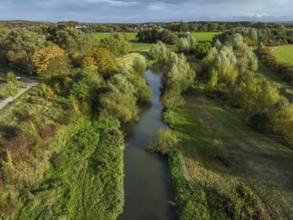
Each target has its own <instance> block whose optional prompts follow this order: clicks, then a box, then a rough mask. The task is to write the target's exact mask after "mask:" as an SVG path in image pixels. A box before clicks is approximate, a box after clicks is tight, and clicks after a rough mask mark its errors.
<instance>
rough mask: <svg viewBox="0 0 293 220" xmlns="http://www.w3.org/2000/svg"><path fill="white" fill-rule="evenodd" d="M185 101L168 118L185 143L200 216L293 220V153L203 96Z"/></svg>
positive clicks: (182, 148)
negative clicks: (255, 216) (268, 216)
mask: <svg viewBox="0 0 293 220" xmlns="http://www.w3.org/2000/svg"><path fill="white" fill-rule="evenodd" d="M184 98H185V101H186V105H185V107H183V108H181V109H175V110H168V111H167V112H166V113H165V114H164V119H165V121H167V122H168V123H169V124H170V127H171V128H172V129H173V130H174V131H175V133H176V134H177V136H178V137H179V138H180V140H181V144H180V145H181V146H180V151H181V153H182V155H183V161H184V167H185V168H184V169H185V175H186V178H187V180H188V182H189V184H190V186H191V187H192V188H193V190H195V191H198V193H196V194H194V195H192V196H191V199H193V197H195V198H197V199H194V201H197V203H200V204H201V206H199V207H201V209H200V210H201V212H202V213H204V214H205V215H209V216H210V219H229V218H231V219H253V217H252V216H251V214H252V213H254V214H256V213H257V214H256V215H257V216H258V217H263V218H264V219H266V218H265V217H266V216H267V215H268V214H269V215H270V216H271V218H272V219H288V220H289V219H293V206H292V204H293V193H292V192H293V185H292V178H293V171H292V169H291V167H292V161H293V151H292V150H290V149H289V148H287V147H286V146H284V145H282V144H280V143H278V142H277V141H275V140H274V139H273V138H271V137H268V136H266V135H264V134H261V133H258V132H256V131H254V130H253V129H251V128H250V127H248V126H246V125H245V124H244V122H243V121H242V120H240V119H239V118H238V117H237V116H236V115H235V114H234V113H231V112H230V111H228V110H225V109H224V108H222V107H221V106H219V105H218V104H216V103H215V102H214V101H213V100H209V99H207V98H206V97H205V96H204V95H186V96H185V97H184ZM171 169H172V167H171ZM181 193H183V195H184V192H181ZM199 195H200V196H199ZM203 210H204V211H203ZM207 213H209V214H207Z"/></svg>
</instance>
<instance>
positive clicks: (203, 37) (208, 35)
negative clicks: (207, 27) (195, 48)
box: [192, 32, 219, 42]
mask: <svg viewBox="0 0 293 220" xmlns="http://www.w3.org/2000/svg"><path fill="white" fill-rule="evenodd" d="M217 34H219V32H193V33H192V35H193V36H194V37H195V39H196V40H197V41H198V42H211V41H212V40H213V37H214V36H215V35H217Z"/></svg>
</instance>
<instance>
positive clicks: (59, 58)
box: [32, 43, 70, 78]
mask: <svg viewBox="0 0 293 220" xmlns="http://www.w3.org/2000/svg"><path fill="white" fill-rule="evenodd" d="M32 61H33V64H34V66H35V68H36V71H37V73H38V74H39V75H41V76H43V77H44V78H52V77H54V76H66V75H68V74H69V71H70V63H69V62H70V61H69V59H68V58H67V55H66V54H65V51H64V50H63V49H62V48H60V47H59V46H58V45H56V44H53V43H50V44H49V45H47V46H45V47H43V48H40V49H39V50H37V51H36V52H35V53H34V55H33V57H32Z"/></svg>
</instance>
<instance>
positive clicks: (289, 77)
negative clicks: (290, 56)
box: [257, 47, 293, 83]
mask: <svg viewBox="0 0 293 220" xmlns="http://www.w3.org/2000/svg"><path fill="white" fill-rule="evenodd" d="M257 54H258V56H259V57H260V59H261V60H262V61H263V62H264V63H265V64H266V65H267V66H269V67H270V68H271V69H272V70H273V71H274V72H276V73H277V74H278V75H280V76H281V78H282V79H283V80H284V81H285V82H287V83H293V65H291V64H287V63H280V62H279V61H278V60H277V59H276V58H275V57H274V56H273V55H272V53H271V50H270V49H269V48H265V47H262V48H259V49H258V50H257Z"/></svg>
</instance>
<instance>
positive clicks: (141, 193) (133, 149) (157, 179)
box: [118, 70, 177, 220]
mask: <svg viewBox="0 0 293 220" xmlns="http://www.w3.org/2000/svg"><path fill="white" fill-rule="evenodd" d="M145 78H146V80H147V82H148V84H149V86H150V87H151V89H152V101H151V104H150V105H148V106H143V107H142V108H141V116H140V120H139V122H137V123H136V124H134V125H129V126H127V127H125V128H124V130H125V132H126V150H125V154H124V169H125V170H124V172H125V181H124V187H125V206H124V212H123V214H121V215H120V216H119V218H118V219H119V220H165V219H166V220H173V219H174V220H175V219H177V217H176V213H175V210H174V207H172V205H171V204H170V202H171V201H172V200H173V194H172V190H171V180H170V177H169V171H168V166H167V159H166V158H165V157H163V156H161V155H159V154H154V153H149V152H147V151H146V150H145V147H146V145H147V143H148V142H149V141H150V140H152V138H153V137H154V136H155V135H156V133H157V132H158V130H159V129H160V128H164V127H165V125H164V124H163V122H162V112H163V106H162V104H161V103H160V94H161V92H160V89H161V75H160V74H155V73H153V72H152V71H151V70H147V72H146V74H145Z"/></svg>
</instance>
